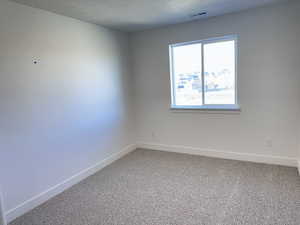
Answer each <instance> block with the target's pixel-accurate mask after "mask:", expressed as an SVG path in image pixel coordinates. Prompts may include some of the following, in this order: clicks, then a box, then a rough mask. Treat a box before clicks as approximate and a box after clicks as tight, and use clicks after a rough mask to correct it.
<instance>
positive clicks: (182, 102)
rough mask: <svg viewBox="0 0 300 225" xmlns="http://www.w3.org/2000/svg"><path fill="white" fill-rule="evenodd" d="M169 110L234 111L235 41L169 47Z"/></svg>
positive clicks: (225, 40)
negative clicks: (210, 109) (170, 97)
mask: <svg viewBox="0 0 300 225" xmlns="http://www.w3.org/2000/svg"><path fill="white" fill-rule="evenodd" d="M170 59H171V80H172V107H174V108H221V109H222V108H236V107H237V102H236V38H235V37H224V38H218V39H211V40H205V41H197V42H191V43H183V44H175V45H171V46H170Z"/></svg>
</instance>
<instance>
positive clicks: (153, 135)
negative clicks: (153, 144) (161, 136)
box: [151, 131, 156, 141]
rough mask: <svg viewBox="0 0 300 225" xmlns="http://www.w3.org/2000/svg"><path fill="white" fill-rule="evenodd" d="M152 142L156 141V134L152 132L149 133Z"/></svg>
mask: <svg viewBox="0 0 300 225" xmlns="http://www.w3.org/2000/svg"><path fill="white" fill-rule="evenodd" d="M151 138H152V141H155V140H156V133H155V132H154V131H152V132H151Z"/></svg>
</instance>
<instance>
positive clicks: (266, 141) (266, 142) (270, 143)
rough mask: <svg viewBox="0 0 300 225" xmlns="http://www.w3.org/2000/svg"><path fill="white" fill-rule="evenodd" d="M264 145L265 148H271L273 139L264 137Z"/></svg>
mask: <svg viewBox="0 0 300 225" xmlns="http://www.w3.org/2000/svg"><path fill="white" fill-rule="evenodd" d="M265 147H266V148H272V147H273V141H272V139H270V138H266V139H265Z"/></svg>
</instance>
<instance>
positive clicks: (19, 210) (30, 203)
mask: <svg viewBox="0 0 300 225" xmlns="http://www.w3.org/2000/svg"><path fill="white" fill-rule="evenodd" d="M135 149H136V145H135V144H132V145H128V146H126V147H125V148H124V149H122V150H121V151H120V152H117V153H115V154H113V155H111V156H110V157H108V158H106V159H104V160H102V161H101V162H99V163H97V164H96V165H93V166H91V167H89V168H87V169H84V170H82V171H81V172H79V173H77V174H75V175H73V176H72V177H70V178H68V179H66V180H65V181H63V182H61V183H59V184H57V185H55V186H53V187H51V188H49V189H48V190H46V191H44V192H42V193H40V194H38V195H36V196H34V197H32V198H31V199H28V200H26V201H25V202H23V203H21V204H20V205H18V206H17V207H15V208H14V209H10V210H8V211H7V212H6V213H5V215H6V220H7V221H8V222H11V221H12V220H14V219H15V218H17V217H19V216H21V215H23V214H25V213H27V212H29V211H30V210H32V209H34V208H35V207H37V206H39V205H41V204H42V203H44V202H46V201H47V200H49V199H51V198H53V197H54V196H56V195H58V194H60V193H62V192H63V191H65V190H66V189H68V188H70V187H71V186H73V185H74V184H77V183H78V182H80V181H82V180H84V179H85V178H87V177H89V176H91V175H92V174H94V173H96V172H98V171H99V170H101V169H103V168H104V167H106V166H108V165H109V164H111V163H113V162H114V161H116V160H118V159H120V158H122V157H123V156H125V155H126V154H128V153H130V152H132V151H134V150H135ZM0 225H1V224H0Z"/></svg>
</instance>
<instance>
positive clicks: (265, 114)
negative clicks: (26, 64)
mask: <svg viewBox="0 0 300 225" xmlns="http://www.w3.org/2000/svg"><path fill="white" fill-rule="evenodd" d="M299 12H300V2H299V1H294V2H291V3H288V4H280V5H274V6H270V7H265V8H259V9H254V10H249V11H244V12H240V13H236V14H230V15H225V16H222V17H215V18H211V19H208V20H202V21H196V22H190V23H185V24H179V25H172V26H168V27H165V28H161V29H154V30H149V31H144V32H139V33H134V34H132V36H131V46H132V50H133V62H134V63H133V71H134V76H135V86H136V89H135V91H136V95H135V96H136V105H137V113H138V117H137V124H138V129H137V130H138V131H137V134H138V141H139V142H142V143H154V144H164V145H180V146H188V147H189V146H190V147H196V148H204V149H212V150H218V151H229V152H230V151H232V152H237V153H251V154H262V155H268V156H282V157H292V158H295V157H296V155H297V148H298V144H299V142H298V140H299V138H298V134H297V133H298V125H297V124H298V119H299V113H300V112H299V109H300V101H299V98H298V96H299V92H300V88H299V83H300V63H299V62H300V61H299V59H300V44H299V37H300V26H299V21H300V14H299ZM230 34H237V35H238V39H239V40H238V41H239V59H238V60H239V63H238V89H239V93H238V97H239V99H240V103H241V108H242V111H241V113H240V114H209V113H200V112H185V113H179V112H177V113H176V112H174V111H170V110H169V106H170V81H169V56H168V45H169V44H172V43H178V42H187V41H194V40H201V39H206V38H211V37H219V36H224V35H230ZM270 140H271V141H272V142H273V143H272V146H270V145H269V142H270Z"/></svg>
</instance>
